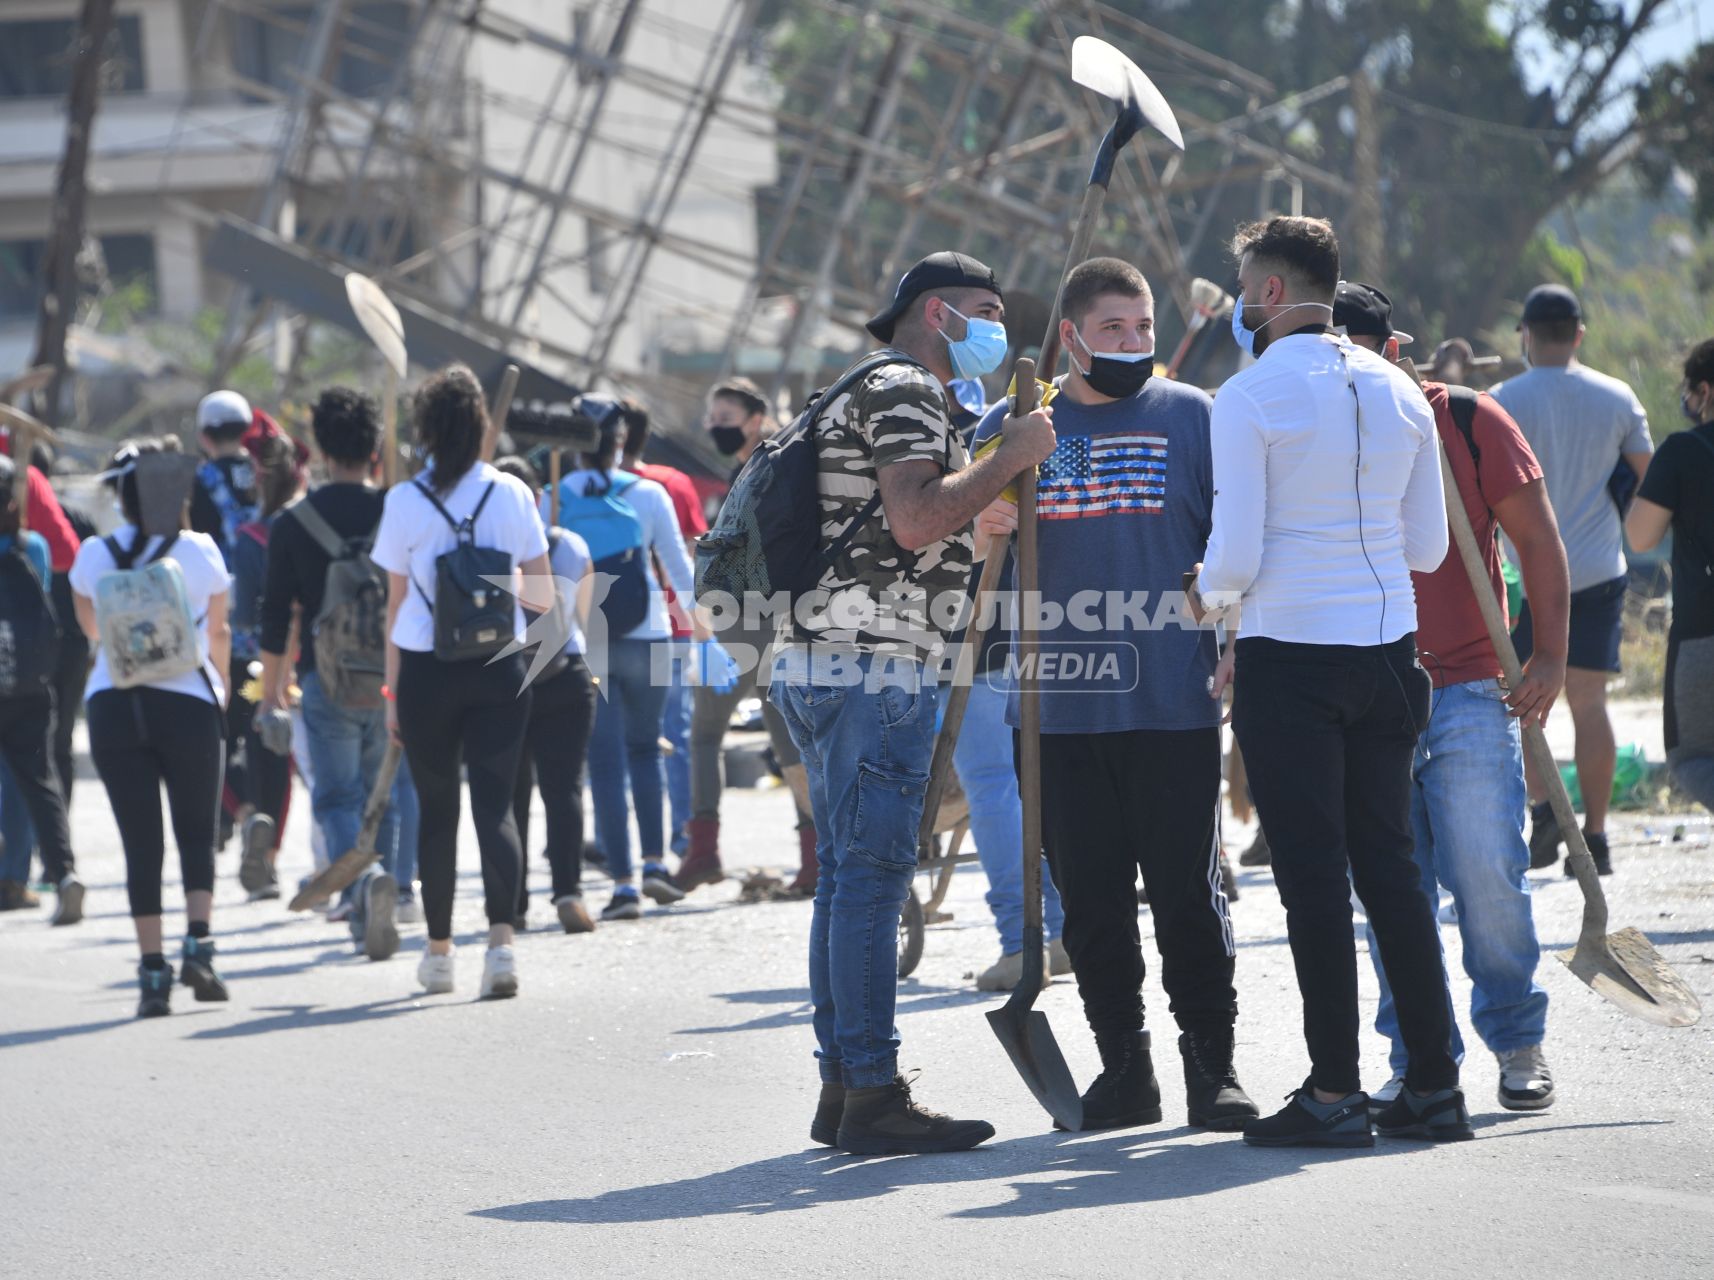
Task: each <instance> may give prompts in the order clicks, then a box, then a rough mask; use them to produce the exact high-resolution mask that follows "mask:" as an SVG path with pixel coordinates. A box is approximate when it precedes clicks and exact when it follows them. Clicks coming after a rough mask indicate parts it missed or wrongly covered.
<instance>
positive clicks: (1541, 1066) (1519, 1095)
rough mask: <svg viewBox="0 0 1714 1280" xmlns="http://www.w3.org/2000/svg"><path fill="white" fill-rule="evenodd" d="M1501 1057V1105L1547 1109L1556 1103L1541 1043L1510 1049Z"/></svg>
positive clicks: (1526, 1108) (1538, 1109) (1512, 1108)
mask: <svg viewBox="0 0 1714 1280" xmlns="http://www.w3.org/2000/svg"><path fill="white" fill-rule="evenodd" d="M1494 1056H1495V1057H1496V1058H1498V1059H1499V1060H1500V1105H1501V1106H1502V1107H1504V1108H1505V1109H1506V1110H1507V1111H1546V1110H1547V1109H1548V1108H1549V1107H1551V1106H1552V1105H1553V1072H1552V1071H1550V1070H1549V1069H1548V1065H1547V1059H1546V1058H1544V1057H1542V1053H1541V1046H1540V1045H1539V1044H1532V1045H1530V1046H1529V1047H1527V1048H1524V1049H1510V1050H1507V1051H1506V1052H1505V1053H1497V1054H1495V1055H1494Z"/></svg>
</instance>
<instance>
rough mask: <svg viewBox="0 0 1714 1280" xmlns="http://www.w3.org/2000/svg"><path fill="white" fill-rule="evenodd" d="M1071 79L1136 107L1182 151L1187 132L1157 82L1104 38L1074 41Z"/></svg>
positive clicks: (1085, 37)
mask: <svg viewBox="0 0 1714 1280" xmlns="http://www.w3.org/2000/svg"><path fill="white" fill-rule="evenodd" d="M1071 78H1072V79H1073V80H1075V81H1076V82H1077V83H1078V84H1080V85H1082V86H1083V87H1084V88H1085V89H1093V90H1094V91H1095V92H1096V93H1098V94H1100V95H1101V96H1102V97H1104V98H1111V99H1112V100H1113V101H1114V102H1117V103H1118V104H1119V105H1120V106H1121V107H1125V106H1133V107H1135V108H1136V109H1137V111H1138V113H1139V114H1140V115H1141V116H1142V117H1143V119H1144V120H1146V121H1148V122H1149V124H1150V125H1151V126H1153V127H1154V128H1155V129H1156V130H1157V131H1159V133H1160V134H1161V135H1162V136H1163V137H1164V138H1166V140H1167V141H1168V142H1170V143H1172V145H1173V146H1175V147H1177V148H1178V149H1179V150H1180V151H1183V150H1184V134H1183V133H1182V132H1181V131H1180V129H1179V127H1178V117H1176V116H1174V115H1173V113H1172V108H1171V107H1169V106H1167V104H1166V99H1165V98H1164V97H1162V96H1161V91H1160V90H1159V89H1157V88H1155V82H1154V81H1153V80H1150V79H1149V78H1148V77H1147V76H1146V75H1144V74H1143V69H1142V68H1141V67H1139V66H1138V65H1137V64H1136V63H1134V62H1132V61H1131V60H1130V59H1129V58H1127V57H1126V56H1125V55H1124V54H1122V53H1120V52H1119V51H1118V50H1117V49H1115V48H1114V47H1113V46H1112V45H1110V44H1108V43H1107V42H1106V41H1105V40H1101V39H1098V38H1097V37H1095V36H1078V37H1077V39H1075V40H1073V41H1072V42H1071Z"/></svg>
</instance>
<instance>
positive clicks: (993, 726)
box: [952, 673, 1065, 956]
mask: <svg viewBox="0 0 1714 1280" xmlns="http://www.w3.org/2000/svg"><path fill="white" fill-rule="evenodd" d="M952 766H953V768H955V769H957V770H958V781H959V784H960V785H961V786H962V787H963V788H964V798H965V800H967V801H968V802H969V804H970V834H971V835H973V836H975V837H976V860H977V861H978V862H980V863H981V864H982V871H983V873H984V874H985V875H987V877H988V910H990V911H992V912H993V913H994V926H995V928H997V929H998V930H999V931H1000V950H1001V952H1003V953H1004V954H1006V955H1009V956H1010V955H1016V954H1017V953H1018V952H1020V951H1022V950H1023V949H1024V857H1023V847H1024V846H1023V823H1024V810H1023V804H1022V802H1021V801H1020V800H1019V799H1018V773H1017V769H1016V768H1015V767H1014V765H1013V762H1012V731H1011V730H1010V729H1009V728H1007V727H1006V693H1005V690H1004V689H996V688H994V687H993V686H992V685H990V684H989V683H988V680H987V678H986V677H985V676H983V675H982V674H980V673H978V674H977V675H976V677H975V682H974V684H972V686H971V688H970V705H969V707H967V708H966V709H965V712H964V725H963V727H962V729H961V730H960V731H959V734H958V745H957V747H956V748H955V749H954V751H953V753H952ZM1044 862H1045V860H1044ZM1041 888H1042V920H1043V924H1044V925H1045V927H1046V933H1047V937H1048V938H1049V939H1053V938H1057V937H1059V934H1060V930H1061V928H1063V927H1064V925H1065V908H1064V907H1062V906H1061V905H1060V902H1059V890H1058V889H1056V888H1054V884H1053V876H1052V875H1050V874H1049V873H1048V869H1047V867H1046V866H1045V865H1044V866H1043V867H1042V881H1041Z"/></svg>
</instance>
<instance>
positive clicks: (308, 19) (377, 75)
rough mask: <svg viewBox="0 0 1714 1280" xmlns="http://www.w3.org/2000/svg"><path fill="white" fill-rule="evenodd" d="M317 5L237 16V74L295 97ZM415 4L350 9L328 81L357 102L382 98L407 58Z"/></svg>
mask: <svg viewBox="0 0 1714 1280" xmlns="http://www.w3.org/2000/svg"><path fill="white" fill-rule="evenodd" d="M315 9H316V7H315V6H314V5H309V4H281V5H271V6H269V8H268V10H267V13H266V15H265V16H264V15H263V14H261V13H259V12H251V13H248V14H241V15H238V16H237V18H236V19H235V21H234V23H233V37H232V38H233V49H232V62H233V66H234V67H236V68H237V70H238V74H239V75H241V76H244V77H245V78H247V79H250V80H255V81H257V82H258V83H261V84H265V85H267V86H268V87H269V88H271V89H277V90H279V91H280V92H281V93H288V94H289V93H292V92H295V91H296V89H297V88H298V83H299V78H300V77H301V76H302V75H303V71H304V68H303V58H304V44H305V42H306V41H307V40H308V39H309V33H310V26H311V23H312V22H313V21H314V18H315ZM410 28H411V6H410V5H409V4H406V3H404V2H403V0H370V2H368V3H362V4H354V5H351V6H350V7H349V11H348V15H347V17H346V20H345V26H344V29H343V31H342V33H341V38H340V51H339V54H338V56H337V57H336V58H335V59H334V64H333V66H332V67H331V68H330V69H329V73H328V80H329V82H330V83H331V84H332V85H333V86H334V88H336V89H338V90H339V91H340V92H341V93H345V94H349V95H350V96H351V97H354V98H373V97H377V96H379V95H380V94H381V93H382V92H383V91H385V89H386V88H387V86H388V84H389V83H391V81H392V78H393V71H394V68H395V67H396V66H397V65H398V63H399V60H400V59H401V58H403V57H404V56H405V55H406V47H405V46H406V37H407V36H408V35H409V33H410Z"/></svg>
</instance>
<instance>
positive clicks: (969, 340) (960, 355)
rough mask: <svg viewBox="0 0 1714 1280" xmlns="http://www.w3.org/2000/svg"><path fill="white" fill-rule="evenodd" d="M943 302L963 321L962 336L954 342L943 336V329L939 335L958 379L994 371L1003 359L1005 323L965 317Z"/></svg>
mask: <svg viewBox="0 0 1714 1280" xmlns="http://www.w3.org/2000/svg"><path fill="white" fill-rule="evenodd" d="M943 305H944V306H945V307H946V309H947V310H948V311H950V312H952V314H953V315H955V316H957V317H958V318H959V319H960V320H962V321H964V336H963V337H962V338H960V339H958V341H957V342H954V341H953V340H952V339H951V338H946V331H945V330H942V331H941V334H940V336H941V337H943V338H946V350H947V354H948V355H950V356H951V357H952V371H953V372H954V373H955V374H957V375H958V376H959V377H960V378H980V377H981V376H982V375H983V374H985V373H993V372H994V370H996V369H998V368H999V367H1000V362H1001V361H1002V360H1004V359H1005V358H1006V345H1007V344H1006V326H1005V325H1003V324H1001V323H1000V322H999V321H998V320H984V319H982V318H981V317H980V316H967V315H965V314H964V313H963V312H962V311H960V310H959V309H958V308H957V307H955V306H953V305H952V304H951V303H950V302H944V300H943Z"/></svg>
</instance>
